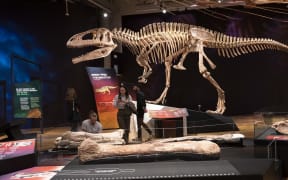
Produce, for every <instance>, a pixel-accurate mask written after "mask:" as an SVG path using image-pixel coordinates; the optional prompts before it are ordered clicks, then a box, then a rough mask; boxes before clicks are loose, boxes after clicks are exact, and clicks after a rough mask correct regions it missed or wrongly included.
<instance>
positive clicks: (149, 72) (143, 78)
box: [138, 70, 152, 84]
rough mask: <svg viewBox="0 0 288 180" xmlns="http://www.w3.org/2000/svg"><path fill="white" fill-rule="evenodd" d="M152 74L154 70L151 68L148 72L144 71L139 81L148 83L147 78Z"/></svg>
mask: <svg viewBox="0 0 288 180" xmlns="http://www.w3.org/2000/svg"><path fill="white" fill-rule="evenodd" d="M151 74H152V70H149V71H147V72H143V74H142V76H139V77H138V82H139V83H143V84H146V83H147V78H148V77H149V76H150V75H151Z"/></svg>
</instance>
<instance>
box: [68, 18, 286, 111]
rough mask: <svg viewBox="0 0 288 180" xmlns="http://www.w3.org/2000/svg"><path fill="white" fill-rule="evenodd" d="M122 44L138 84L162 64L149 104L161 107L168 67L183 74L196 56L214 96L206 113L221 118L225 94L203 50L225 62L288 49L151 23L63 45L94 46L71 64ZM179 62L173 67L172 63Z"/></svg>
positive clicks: (96, 31)
mask: <svg viewBox="0 0 288 180" xmlns="http://www.w3.org/2000/svg"><path fill="white" fill-rule="evenodd" d="M114 41H116V42H118V43H122V44H123V45H124V46H126V47H127V48H128V49H129V50H130V51H131V53H133V54H134V55H136V61H137V63H138V64H139V65H140V66H141V67H143V69H144V70H143V74H142V75H141V76H140V77H139V78H138V82H141V83H146V82H147V78H148V77H149V75H151V73H152V68H151V66H150V64H151V63H155V64H157V63H164V64H165V75H166V82H165V88H164V90H163V91H162V94H161V95H160V97H159V98H158V99H156V100H155V101H149V102H150V103H160V102H162V103H164V101H165V98H166V95H167V92H168V89H169V87H170V74H171V67H173V68H175V69H178V70H186V68H185V67H184V66H183V63H184V60H185V58H186V56H187V54H189V53H191V52H198V54H199V59H198V60H199V61H198V66H199V71H200V73H201V74H202V76H203V77H204V78H205V79H207V80H208V81H209V82H210V83H211V84H212V85H213V86H214V87H215V88H216V91H217V94H218V102H217V107H216V110H214V111H212V110H208V112H212V113H219V114H223V113H224V111H225V109H226V107H225V92H224V90H223V89H222V88H221V87H220V85H219V84H218V83H217V82H216V81H215V80H214V78H213V77H212V76H211V75H210V72H209V71H208V69H207V67H206V66H205V64H204V62H205V61H206V62H207V63H208V64H209V66H210V67H211V68H212V69H215V68H216V65H215V64H214V63H213V62H212V61H211V60H210V59H209V58H208V57H207V55H206V54H205V52H204V48H216V49H217V50H218V54H219V55H220V56H224V57H227V58H231V57H235V56H239V55H242V54H247V53H252V52H255V51H261V50H265V49H275V50H281V51H286V52H288V46H287V45H285V44H283V43H280V42H277V41H275V40H272V39H267V38H244V37H232V36H228V35H225V34H223V33H220V32H216V31H212V30H209V29H206V28H203V27H199V26H194V25H189V24H182V23H166V22H162V23H153V24H149V25H147V26H145V27H143V28H141V29H140V31H139V32H134V31H131V30H129V29H123V30H122V29H121V28H120V29H117V28H115V29H113V30H112V31H110V30H108V29H106V28H96V29H91V30H88V31H85V32H81V33H78V34H75V35H74V36H72V37H71V38H70V39H69V40H68V41H67V47H71V48H81V47H88V46H94V47H97V48H98V49H96V50H94V51H91V52H88V53H87V54H84V55H82V56H79V57H76V58H73V59H72V62H73V63H79V62H82V61H88V60H93V59H98V58H102V57H106V56H108V55H109V54H110V53H111V52H112V51H113V50H114V49H115V48H116V47H117V45H116V44H115V43H114ZM179 57H180V60H179V62H178V63H177V64H175V65H173V62H174V61H176V60H178V58H179Z"/></svg>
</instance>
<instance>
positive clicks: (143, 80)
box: [138, 76, 147, 84]
mask: <svg viewBox="0 0 288 180" xmlns="http://www.w3.org/2000/svg"><path fill="white" fill-rule="evenodd" d="M138 82H139V83H143V84H146V83H147V79H146V78H144V77H143V76H139V77H138Z"/></svg>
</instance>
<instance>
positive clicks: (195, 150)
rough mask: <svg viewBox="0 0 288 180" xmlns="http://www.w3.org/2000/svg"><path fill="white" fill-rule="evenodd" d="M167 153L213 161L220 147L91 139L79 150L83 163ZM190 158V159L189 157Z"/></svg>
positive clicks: (214, 144)
mask: <svg viewBox="0 0 288 180" xmlns="http://www.w3.org/2000/svg"><path fill="white" fill-rule="evenodd" d="M167 153H187V154H188V153H190V154H191V155H192V154H193V155H199V156H200V155H203V156H206V157H210V158H211V159H217V158H219V156H220V147H219V146H218V145H217V144H216V143H213V142H211V141H185V142H170V143H144V144H131V145H109V144H97V143H96V142H95V141H92V140H90V139H86V140H84V141H83V142H82V143H81V145H80V146H79V148H78V154H79V159H80V161H81V162H88V161H95V160H101V159H105V158H111V157H117V158H119V157H127V156H133V155H134V156H135V157H137V156H138V157H139V156H144V155H153V154H157V155H165V154H167ZM188 158H189V157H188Z"/></svg>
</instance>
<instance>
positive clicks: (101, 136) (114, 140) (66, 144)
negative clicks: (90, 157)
mask: <svg viewBox="0 0 288 180" xmlns="http://www.w3.org/2000/svg"><path fill="white" fill-rule="evenodd" d="M123 134H124V130H123V129H118V130H115V131H112V132H104V133H97V134H95V133H87V132H83V131H79V132H71V131H66V132H65V133H63V134H62V136H60V137H57V138H56V139H55V142H54V144H55V147H56V148H58V149H60V148H63V149H64V148H65V149H74V148H77V147H78V146H79V145H80V144H81V142H82V141H84V140H85V139H90V140H92V141H94V142H96V143H107V144H125V141H124V139H123V138H122V137H123Z"/></svg>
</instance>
